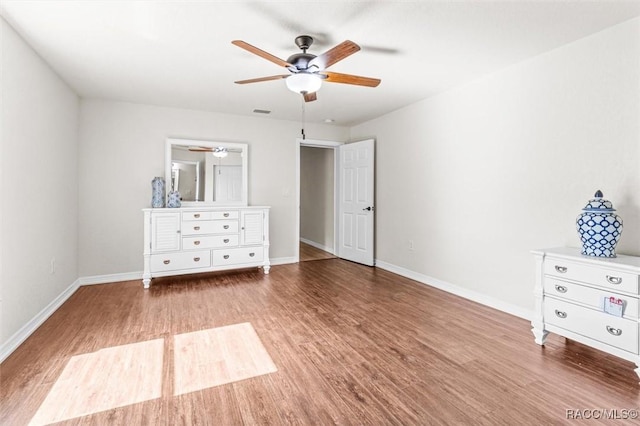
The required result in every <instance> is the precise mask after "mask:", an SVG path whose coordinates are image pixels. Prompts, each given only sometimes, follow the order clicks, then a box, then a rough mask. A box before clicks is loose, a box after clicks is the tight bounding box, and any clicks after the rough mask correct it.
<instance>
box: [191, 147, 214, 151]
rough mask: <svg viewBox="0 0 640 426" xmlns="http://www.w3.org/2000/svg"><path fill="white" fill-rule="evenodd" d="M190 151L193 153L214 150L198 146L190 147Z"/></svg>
mask: <svg viewBox="0 0 640 426" xmlns="http://www.w3.org/2000/svg"><path fill="white" fill-rule="evenodd" d="M189 151H191V152H213V148H207V147H204V146H198V147H193V146H190V147H189Z"/></svg>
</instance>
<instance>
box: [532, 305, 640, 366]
mask: <svg viewBox="0 0 640 426" xmlns="http://www.w3.org/2000/svg"><path fill="white" fill-rule="evenodd" d="M544 320H545V322H546V323H548V324H552V325H555V326H557V327H560V328H564V329H566V330H569V331H572V332H574V333H578V334H581V335H583V336H585V337H589V338H591V339H594V340H597V341H599V342H602V343H606V344H608V345H611V346H614V347H616V348H619V349H622V350H625V351H628V352H632V353H634V354H637V353H638V323H637V322H635V321H629V320H627V319H624V318H618V317H615V316H613V315H609V314H605V313H604V312H599V311H594V310H592V309H589V308H585V307H582V306H578V305H574V304H573V303H569V302H565V301H561V300H556V299H552V298H549V297H545V299H544Z"/></svg>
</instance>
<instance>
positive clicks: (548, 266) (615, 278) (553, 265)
mask: <svg viewBox="0 0 640 426" xmlns="http://www.w3.org/2000/svg"><path fill="white" fill-rule="evenodd" d="M544 273H545V275H548V276H552V277H556V278H560V279H563V280H571V281H580V282H584V283H588V284H593V285H597V286H600V287H603V288H607V289H611V290H614V291H621V292H627V293H632V294H638V275H637V274H633V273H629V272H622V271H614V270H609V269H606V268H601V267H596V266H587V265H582V264H579V263H573V262H568V261H566V260H563V259H551V258H549V259H547V260H546V261H545V262H544Z"/></svg>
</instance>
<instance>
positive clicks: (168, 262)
mask: <svg viewBox="0 0 640 426" xmlns="http://www.w3.org/2000/svg"><path fill="white" fill-rule="evenodd" d="M162 263H164V264H165V265H168V264H170V263H171V261H170V260H164V261H163V262H162Z"/></svg>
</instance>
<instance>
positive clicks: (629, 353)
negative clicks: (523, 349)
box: [531, 247, 640, 376]
mask: <svg viewBox="0 0 640 426" xmlns="http://www.w3.org/2000/svg"><path fill="white" fill-rule="evenodd" d="M532 253H533V255H534V256H535V260H536V283H535V289H534V295H535V309H534V318H533V321H531V325H532V326H533V329H532V331H533V335H534V336H535V341H536V343H538V344H539V345H544V342H545V339H546V337H547V335H548V333H549V332H552V333H556V334H559V335H561V336H564V337H566V338H568V339H571V340H575V341H577V342H580V343H583V344H585V345H589V346H592V347H594V348H597V349H600V350H602V351H604V352H607V353H610V354H612V355H616V356H618V357H620V358H624V359H626V360H628V361H632V362H635V363H636V365H637V366H638V367H639V368H636V370H635V372H636V373H637V374H638V376H640V347H639V333H640V327H639V320H638V318H639V308H638V297H639V296H638V287H639V276H640V257H635V256H624V255H618V257H616V258H602V257H591V256H584V255H581V254H580V250H579V249H577V248H566V247H563V248H554V249H547V250H536V251H533V252H532ZM611 297H613V298H614V300H615V301H616V302H618V303H622V306H623V311H622V314H623V315H622V317H618V316H615V315H611V314H609V313H605V312H604V311H603V309H604V300H605V298H606V299H610V298H611Z"/></svg>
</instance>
